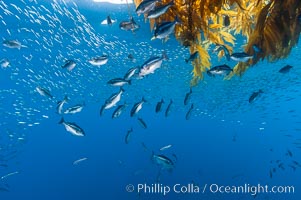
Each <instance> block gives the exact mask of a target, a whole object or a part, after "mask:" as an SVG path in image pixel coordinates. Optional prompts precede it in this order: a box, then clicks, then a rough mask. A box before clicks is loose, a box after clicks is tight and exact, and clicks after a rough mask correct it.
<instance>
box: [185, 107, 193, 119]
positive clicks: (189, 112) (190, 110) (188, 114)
mask: <svg viewBox="0 0 301 200" xmlns="http://www.w3.org/2000/svg"><path fill="white" fill-rule="evenodd" d="M192 110H193V104H191V106H190V108H189V110H188V112H187V113H186V116H185V119H186V120H189V119H190V116H191V112H192Z"/></svg>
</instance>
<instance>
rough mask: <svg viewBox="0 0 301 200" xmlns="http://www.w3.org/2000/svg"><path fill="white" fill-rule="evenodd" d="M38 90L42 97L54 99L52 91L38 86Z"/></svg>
mask: <svg viewBox="0 0 301 200" xmlns="http://www.w3.org/2000/svg"><path fill="white" fill-rule="evenodd" d="M36 90H37V92H38V93H39V94H40V95H42V96H46V97H50V98H53V96H52V95H51V93H50V91H49V90H47V89H45V88H42V87H40V86H37V87H36Z"/></svg>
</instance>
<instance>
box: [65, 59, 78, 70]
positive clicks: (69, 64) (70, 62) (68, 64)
mask: <svg viewBox="0 0 301 200" xmlns="http://www.w3.org/2000/svg"><path fill="white" fill-rule="evenodd" d="M75 66H76V62H75V61H74V60H66V61H65V64H64V65H62V68H63V69H67V70H68V71H71V70H73V69H74V67H75Z"/></svg>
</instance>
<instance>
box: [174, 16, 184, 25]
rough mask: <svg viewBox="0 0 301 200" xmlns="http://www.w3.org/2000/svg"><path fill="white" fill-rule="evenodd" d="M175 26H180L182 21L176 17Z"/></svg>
mask: <svg viewBox="0 0 301 200" xmlns="http://www.w3.org/2000/svg"><path fill="white" fill-rule="evenodd" d="M175 22H176V24H182V21H181V20H180V19H179V17H178V15H177V16H176V18H175Z"/></svg>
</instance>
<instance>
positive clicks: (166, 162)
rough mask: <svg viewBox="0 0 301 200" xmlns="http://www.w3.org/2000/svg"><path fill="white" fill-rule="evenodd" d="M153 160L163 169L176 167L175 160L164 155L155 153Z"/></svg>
mask: <svg viewBox="0 0 301 200" xmlns="http://www.w3.org/2000/svg"><path fill="white" fill-rule="evenodd" d="M152 160H153V161H154V162H155V163H156V164H157V165H159V166H160V167H161V168H162V169H167V170H171V169H173V168H174V162H173V161H172V160H171V159H170V158H168V157H166V156H164V155H156V154H154V153H153V154H152Z"/></svg>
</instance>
